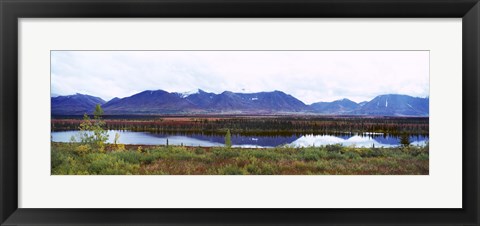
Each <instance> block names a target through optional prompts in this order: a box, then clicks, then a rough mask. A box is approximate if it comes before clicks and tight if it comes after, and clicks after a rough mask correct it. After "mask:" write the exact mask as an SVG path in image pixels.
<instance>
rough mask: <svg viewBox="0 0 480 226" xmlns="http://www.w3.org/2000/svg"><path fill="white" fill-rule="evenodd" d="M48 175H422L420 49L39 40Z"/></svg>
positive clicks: (424, 86)
mask: <svg viewBox="0 0 480 226" xmlns="http://www.w3.org/2000/svg"><path fill="white" fill-rule="evenodd" d="M50 61H51V65H50V67H51V74H50V76H51V101H50V103H51V108H50V109H51V123H50V124H51V129H50V131H51V136H50V139H51V174H52V175H428V174H429V92H430V91H429V87H430V84H429V52H428V51H51V59H50Z"/></svg>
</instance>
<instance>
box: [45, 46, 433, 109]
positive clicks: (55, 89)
mask: <svg viewBox="0 0 480 226" xmlns="http://www.w3.org/2000/svg"><path fill="white" fill-rule="evenodd" d="M51 57H52V65H51V66H52V74H51V76H52V93H56V94H60V95H67V94H74V93H85V94H89V95H93V96H99V97H101V98H103V99H105V100H109V99H111V98H113V97H126V96H130V95H132V94H135V93H137V92H140V91H143V90H157V89H163V90H166V91H169V92H186V91H191V90H195V89H198V88H200V89H203V90H205V91H209V92H214V93H221V92H223V91H225V90H229V91H234V92H259V91H273V90H281V91H284V92H285V93H288V94H291V95H293V96H294V97H296V98H298V99H300V100H302V101H304V102H305V103H307V104H310V103H312V102H318V101H332V100H336V99H341V98H349V99H351V100H354V101H357V102H360V101H364V100H370V99H372V98H374V97H375V96H377V95H380V94H388V93H398V94H407V95H411V96H420V97H425V96H428V95H429V53H428V52H427V51H53V52H52V55H51Z"/></svg>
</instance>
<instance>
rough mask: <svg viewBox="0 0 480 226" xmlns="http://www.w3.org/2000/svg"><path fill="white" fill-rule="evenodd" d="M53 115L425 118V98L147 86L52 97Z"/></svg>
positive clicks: (426, 107) (395, 95)
mask: <svg viewBox="0 0 480 226" xmlns="http://www.w3.org/2000/svg"><path fill="white" fill-rule="evenodd" d="M51 101H52V114H53V115H69V114H71V115H78V114H83V113H85V112H87V113H91V112H92V111H93V109H94V107H95V105H96V104H101V105H102V108H103V110H104V111H105V114H110V115H134V114H136V115H141V114H310V115H312V114H319V115H367V116H368V115H375V116H428V115H429V99H428V98H419V97H411V96H407V95H399V94H388V95H380V96H377V97H375V98H374V99H372V100H371V101H364V102H361V103H356V102H354V101H351V100H349V99H341V100H336V101H332V102H318V103H313V104H311V105H306V104H304V103H303V102H302V101H300V100H298V99H297V98H295V97H293V96H291V95H289V94H286V93H284V92H282V91H272V92H258V93H234V92H230V91H225V92H222V93H220V94H215V93H209V92H205V91H203V90H197V91H195V92H189V93H177V92H172V93H170V92H167V91H164V90H147V91H143V92H140V93H137V94H135V95H132V96H129V97H125V98H113V99H112V100H110V101H108V102H105V101H104V100H102V99H101V98H98V97H93V96H88V95H83V94H76V95H70V96H59V97H52V99H51Z"/></svg>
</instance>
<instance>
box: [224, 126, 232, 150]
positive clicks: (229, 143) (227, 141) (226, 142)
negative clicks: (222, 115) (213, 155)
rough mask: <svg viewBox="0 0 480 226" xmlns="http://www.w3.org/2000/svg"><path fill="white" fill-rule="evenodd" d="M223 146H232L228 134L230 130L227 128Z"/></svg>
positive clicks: (230, 137)
mask: <svg viewBox="0 0 480 226" xmlns="http://www.w3.org/2000/svg"><path fill="white" fill-rule="evenodd" d="M225 147H227V148H231V147H232V136H231V135H230V130H227V134H226V135H225Z"/></svg>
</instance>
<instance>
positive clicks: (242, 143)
mask: <svg viewBox="0 0 480 226" xmlns="http://www.w3.org/2000/svg"><path fill="white" fill-rule="evenodd" d="M115 133H119V134H120V139H119V143H123V144H143V145H165V144H166V142H167V139H168V143H169V144H171V145H185V146H204V147H214V146H224V143H225V141H224V136H222V135H212V134H209V135H205V134H188V135H186V134H172V133H169V134H161V133H148V132H131V131H115V130H109V131H108V134H109V140H108V141H107V142H109V143H113V139H114V137H115ZM77 135H78V131H59V132H52V141H55V142H70V139H71V137H72V136H77ZM77 140H78V139H77ZM231 140H232V144H233V146H234V147H276V146H280V145H290V146H295V147H306V146H313V145H315V146H321V145H327V144H342V145H344V146H352V145H354V146H356V147H372V146H375V147H394V146H398V145H399V143H400V138H399V137H394V136H386V135H379V134H368V135H365V134H360V135H358V134H357V135H312V134H305V135H290V136H258V135H238V134H237V135H235V134H233V135H232V139H231ZM410 141H411V142H412V145H421V146H423V145H425V144H426V142H427V141H428V137H427V136H410Z"/></svg>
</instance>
